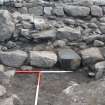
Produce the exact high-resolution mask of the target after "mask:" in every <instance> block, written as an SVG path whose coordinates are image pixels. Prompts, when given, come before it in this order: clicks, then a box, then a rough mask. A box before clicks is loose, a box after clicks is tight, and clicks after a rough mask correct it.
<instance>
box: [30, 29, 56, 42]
mask: <svg viewBox="0 0 105 105" xmlns="http://www.w3.org/2000/svg"><path fill="white" fill-rule="evenodd" d="M32 37H33V38H34V39H42V40H43V39H44V40H53V39H55V38H56V31H55V30H46V31H41V32H39V33H33V34H32Z"/></svg>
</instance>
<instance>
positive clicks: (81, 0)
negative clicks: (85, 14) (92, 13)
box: [73, 0, 93, 7]
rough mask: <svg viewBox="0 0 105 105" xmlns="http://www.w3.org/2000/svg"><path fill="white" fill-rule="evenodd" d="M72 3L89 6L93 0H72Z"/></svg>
mask: <svg viewBox="0 0 105 105" xmlns="http://www.w3.org/2000/svg"><path fill="white" fill-rule="evenodd" d="M73 4H75V5H80V6H87V7H91V6H92V5H93V1H92V0H73Z"/></svg>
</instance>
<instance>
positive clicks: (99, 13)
mask: <svg viewBox="0 0 105 105" xmlns="http://www.w3.org/2000/svg"><path fill="white" fill-rule="evenodd" d="M91 15H92V16H96V17H102V16H103V11H102V8H101V7H99V6H92V7H91Z"/></svg>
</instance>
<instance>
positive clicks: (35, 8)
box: [0, 0, 105, 78]
mask: <svg viewBox="0 0 105 105" xmlns="http://www.w3.org/2000/svg"><path fill="white" fill-rule="evenodd" d="M104 45H105V1H104V0H45V1H44V0H1V1H0V61H1V64H3V65H6V66H11V67H16V68H21V67H22V66H26V67H27V66H32V67H42V68H52V67H59V68H63V69H69V70H78V69H80V68H86V69H87V70H88V72H89V75H90V76H93V75H91V74H93V73H94V75H96V74H97V72H98V71H97V69H96V68H95V65H96V64H97V63H99V62H103V61H104V57H105V54H104V50H105V47H104ZM102 64H104V63H102ZM98 66H99V65H98ZM99 68H100V67H99ZM99 71H102V72H104V70H103V69H102V70H99ZM102 74H103V73H102ZM100 76H102V75H100ZM100 76H99V75H98V77H100ZM96 78H97V77H96Z"/></svg>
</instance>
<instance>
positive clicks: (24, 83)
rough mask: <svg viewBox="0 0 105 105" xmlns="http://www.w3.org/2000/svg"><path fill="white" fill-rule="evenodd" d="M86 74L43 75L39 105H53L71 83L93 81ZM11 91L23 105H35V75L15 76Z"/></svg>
mask: <svg viewBox="0 0 105 105" xmlns="http://www.w3.org/2000/svg"><path fill="white" fill-rule="evenodd" d="M92 80H93V79H92V78H89V77H88V76H86V75H85V73H84V72H80V71H78V72H73V73H63V74H60V73H59V74H54V73H53V74H43V77H42V80H41V86H40V91H39V99H38V105H53V103H54V101H56V99H57V97H58V96H59V94H60V93H61V92H62V90H63V89H65V88H67V86H69V82H70V81H75V82H77V83H80V84H81V83H84V82H86V83H88V82H90V81H92ZM11 83H12V88H11V91H12V92H13V93H16V94H17V95H18V96H19V97H20V99H21V100H22V102H23V105H34V99H35V92H36V84H37V79H36V77H35V75H34V74H33V75H23V74H22V75H21V74H20V75H15V78H13V79H12V80H11Z"/></svg>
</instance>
